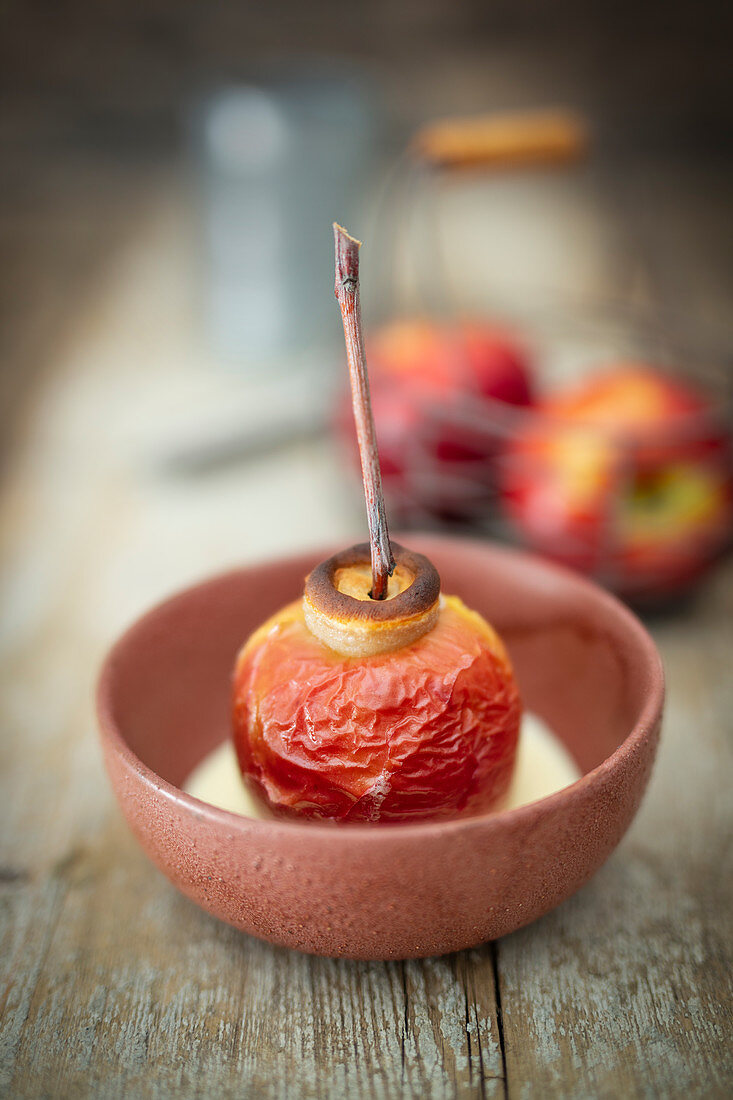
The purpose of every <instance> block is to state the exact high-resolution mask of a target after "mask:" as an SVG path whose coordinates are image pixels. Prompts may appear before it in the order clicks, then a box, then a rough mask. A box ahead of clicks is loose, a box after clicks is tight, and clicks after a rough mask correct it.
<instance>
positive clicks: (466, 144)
mask: <svg viewBox="0 0 733 1100" xmlns="http://www.w3.org/2000/svg"><path fill="white" fill-rule="evenodd" d="M587 148H588V126H587V124H586V123H585V121H584V120H583V119H582V118H581V117H580V116H579V115H576V114H573V113H572V112H570V111H565V110H551V111H549V110H543V111H531V112H521V113H491V114H485V115H476V116H473V117H461V118H447V119H441V120H438V121H436V122H429V123H427V124H426V125H424V126H422V127H421V128H420V129H419V130H418V131H417V133H416V134H415V135H414V137H413V139H412V142H411V144H410V152H411V154H412V155H413V157H415V158H417V160H419V161H422V162H423V163H424V164H427V165H430V166H431V167H434V168H441V169H449V170H450V169H462V168H485V169H490V170H492V171H495V170H501V169H506V168H522V167H529V166H531V167H534V166H538V167H539V166H544V165H561V164H567V163H570V162H573V161H577V160H580V159H581V158H582V157H583V156H584V154H585V152H586V150H587Z"/></svg>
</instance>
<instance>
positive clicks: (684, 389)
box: [503, 363, 733, 598]
mask: <svg viewBox="0 0 733 1100" xmlns="http://www.w3.org/2000/svg"><path fill="white" fill-rule="evenodd" d="M731 482H732V478H731V438H730V431H729V428H728V427H727V426H726V425H725V424H724V423H723V421H722V420H721V419H720V418H719V416H718V415H717V414H716V412H715V408H714V405H713V402H712V399H711V398H710V397H709V396H708V395H707V394H705V393H704V392H702V391H701V390H698V389H697V388H695V387H694V386H692V385H691V384H688V383H684V382H681V381H680V380H678V379H676V378H673V377H670V376H665V375H663V374H661V373H659V372H657V371H655V370H653V369H652V368H650V367H648V366H646V365H642V364H633V363H632V364H620V365H618V366H615V367H612V368H609V369H607V370H605V371H603V372H602V373H600V374H598V375H596V376H594V377H593V378H591V379H590V380H589V381H586V382H583V383H581V384H580V385H577V386H575V387H573V388H571V389H569V390H567V391H565V392H563V393H559V394H556V395H555V396H553V397H551V398H549V399H547V400H545V401H543V402H542V403H541V404H540V405H539V406H538V407H537V410H536V412H535V413H533V414H531V415H530V416H528V417H527V418H526V422H525V426H524V427H523V428H522V429H520V431H519V432H518V434H517V437H516V439H515V441H514V443H513V444H512V446H511V448H509V449H508V451H507V453H506V455H505V471H504V477H503V500H504V502H505V504H506V508H507V511H508V514H509V516H510V517H511V519H512V520H513V522H514V525H515V527H516V529H517V531H518V533H519V534H520V536H521V537H522V538H523V539H524V541H526V542H528V543H529V544H530V545H532V546H533V547H534V548H535V549H537V550H539V551H541V552H543V553H545V554H548V555H550V556H552V557H554V558H556V559H559V560H561V561H564V562H566V563H567V564H570V565H573V566H575V567H576V568H579V569H582V570H584V571H586V572H590V573H593V574H595V575H596V576H598V577H600V578H601V579H602V580H604V581H605V582H606V583H608V584H609V585H610V586H612V587H614V588H616V589H617V590H618V591H620V592H621V593H623V594H625V595H628V596H630V597H634V598H644V597H649V596H664V595H667V594H668V593H671V592H672V591H676V590H679V588H680V587H681V586H684V585H685V584H688V583H689V582H691V581H692V580H694V579H695V578H696V577H697V576H698V575H699V574H700V573H701V572H702V571H703V570H704V568H705V566H706V565H707V564H708V563H709V562H710V560H711V559H712V558H713V557H715V556H716V554H718V553H719V552H720V551H721V550H722V549H723V547H724V546H725V545H726V543H727V541H728V539H729V538H730V532H731V520H732V516H733V491H732V485H731Z"/></svg>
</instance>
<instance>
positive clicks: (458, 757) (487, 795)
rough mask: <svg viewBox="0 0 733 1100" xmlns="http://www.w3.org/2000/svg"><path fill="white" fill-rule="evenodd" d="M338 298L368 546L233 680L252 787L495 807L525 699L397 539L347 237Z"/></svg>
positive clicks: (503, 662)
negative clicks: (387, 505)
mask: <svg viewBox="0 0 733 1100" xmlns="http://www.w3.org/2000/svg"><path fill="white" fill-rule="evenodd" d="M334 230H335V239H336V296H337V298H338V300H339V304H340V306H341V312H342V317H343V323H344V333H345V337H346V347H347V353H348V359H349V370H350V377H351V384H352V394H353V405H354V416H355V420H356V427H357V437H358V440H359V447H360V454H361V458H362V474H363V479H364V487H365V495H366V502H367V517H368V521H369V533H370V542H369V543H368V544H367V543H365V544H363V545H358V546H355V547H352V548H351V549H349V550H346V551H343V552H342V553H340V554H336V555H334V556H333V557H331V558H329V559H327V560H326V561H325V562H322V563H321V564H320V565H319V566H317V567H316V568H315V569H314V570H313V571H312V572H311V573H310V575H309V576H308V577H307V578H306V581H305V589H304V593H303V598H302V599H301V600H296V601H295V602H294V603H292V604H290V605H288V606H287V607H285V608H283V609H282V610H280V611H278V612H277V613H276V614H275V615H274V616H273V617H272V618H271V619H270V620H269V621H268V622H266V623H264V624H263V625H262V626H261V627H260V628H259V629H258V630H257V631H255V633H254V634H253V635H252V636H251V637H250V638H249V640H248V641H247V642H246V644H245V645H244V647H243V649H242V651H241V652H240V654H239V657H238V660H237V663H236V668H235V673H234V701H233V721H234V742H235V747H236V750H237V756H238V760H239V763H240V766H241V770H242V773H243V775H244V777H245V779H246V780H247V781H248V782H249V783H250V784H251V785H252V786H253V787H254V789H255V790H256V791H257V792H258V793H259V794H260V795H261V796H262V798H263V799H264V800H265V801H266V803H267V804H268V805H269V807H270V808H271V809H272V810H273V811H275V812H277V813H280V814H284V815H297V816H300V817H307V818H321V819H327V820H332V821H344V822H355V821H362V822H376V821H381V822H384V821H391V822H398V821H415V820H420V819H425V818H432V817H445V816H450V815H456V814H460V813H477V812H480V811H484V810H487V809H489V808H490V807H492V806H494V805H496V803H497V802H498V801H499V799H500V798H501V796H502V795H503V794H504V793H505V791H506V789H507V787H508V785H509V781H510V778H511V775H512V771H513V767H514V760H515V753H516V745H517V738H518V733H519V721H520V710H521V708H520V699H519V692H518V689H517V684H516V681H515V678H514V674H513V672H512V668H511V664H510V662H509V658H508V656H507V653H506V650H505V648H504V646H503V644H502V642H501V640H500V638H499V637H498V635H497V634H496V632H495V631H494V630H493V629H492V627H491V626H490V625H489V624H488V623H487V622H486V621H485V620H484V619H483V618H482V617H481V616H480V615H478V614H477V613H476V612H474V611H471V610H469V608H467V607H466V606H465V605H464V604H463V602H462V601H461V600H459V599H458V598H456V597H453V596H449V595H446V596H443V595H441V592H440V578H439V577H438V574H437V572H436V570H435V568H434V566H433V565H432V564H431V563H430V562H429V561H428V559H427V558H425V557H424V556H422V555H420V554H414V553H411V552H410V551H408V550H406V549H404V548H403V547H401V546H397V545H396V544H395V545H394V546H393V545H392V543H391V542H390V539H389V533H388V530H387V523H386V515H385V510H384V501H383V496H382V487H381V475H380V468H379V458H378V453H377V449H376V438H375V433H374V423H373V420H372V416H371V409H370V403H369V389H368V380H367V375H366V361H365V357H364V349H363V343H362V336H361V323H360V315H359V297H358V249H359V242H358V241H355V240H354V239H353V238H351V237H349V236H348V234H347V233H346V232H345V230H343V229H341V227H339V226H335V227H334Z"/></svg>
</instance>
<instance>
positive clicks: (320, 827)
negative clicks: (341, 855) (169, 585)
mask: <svg viewBox="0 0 733 1100" xmlns="http://www.w3.org/2000/svg"><path fill="white" fill-rule="evenodd" d="M399 537H400V538H404V537H405V536H404V533H403V532H400V534H399ZM407 538H408V541H409V539H410V538H414V539H415V540H416V541H418V540H419V541H423V540H429V541H430V542H434V543H443V544H446V545H447V544H449V543H455V542H460V543H462V544H465V545H468V546H471V547H473V548H474V549H476V550H483V551H486V550H488V551H489V552H490V554H491V555H492V556H494V557H497V558H504V559H517V558H519V559H521V560H522V561H524V562H525V563H526V565H527V566H531V567H533V568H540V569H541V570H543V571H545V572H546V573H549V574H551V575H555V576H558V577H560V576H561V577H562V578H563V579H564V580H565V581H570V582H571V583H573V584H575V585H577V586H578V588H580V590H581V591H583V590H584V591H585V592H586V593H587V594H588V595H590V596H592V597H593V598H594V599H596V600H599V601H600V602H601V604H602V605H604V606H605V607H606V608H607V609H609V610H610V611H611V612H612V613H613V614H615V615H616V616H617V617H618V618H619V619H620V620H621V622H622V623H623V624H624V625H625V626H626V627H627V628H628V629H629V630H630V631H631V633H632V634H633V635H634V637H635V638H636V640H637V641H638V642H639V643H640V645H641V649H642V651H643V652H644V653H645V654H646V655H647V657H648V660H649V665H648V668H649V673H650V675H649V681H650V689H651V690H650V692H649V695H648V697H647V698H646V699H645V701H644V703H643V705H642V707H641V711H640V713H639V715H638V717H637V720H636V722H635V723H634V725H633V726H632V728H631V730H630V731H629V733H628V734H627V735H626V737H625V738H624V739H623V741H622V742H621V743H620V744H619V745H618V746H617V748H616V749H614V751H613V752H612V753H611V754H610V756H607V757H606V758H605V759H604V760H602V761H601V763H600V764H597V765H596V767H595V768H592V769H591V770H590V771H589V772H586V773H584V774H583V775H582V776H581V777H580V778H579V779H576V780H575V781H574V782H573V783H570V784H568V785H567V786H566V787H562V788H561V789H560V790H559V791H555V792H553V793H552V794H549V795H546V796H545V797H544V798H540V799H535V800H534V801H532V802H527V803H525V804H524V805H522V806H516V807H514V808H513V809H508V810H489V811H486V812H485V813H482V814H476V815H473V816H471V817H455V818H446V819H438V820H437V821H417V822H384V823H382V824H379V823H376V827H375V823H371V824H369V823H364V824H362V823H354V824H346V825H344V823H339V822H318V821H316V822H311V821H308V822H300V821H291V820H289V819H285V818H251V817H247V816H246V815H244V814H239V813H236V812H234V811H233V810H225V809H222V808H221V807H219V806H214V805H212V804H211V803H209V802H203V801H202V800H201V799H199V798H196V797H195V796H194V795H191V794H188V793H187V792H186V791H184V790H183V789H182V788H181V787H177V786H176V785H175V784H174V783H171V782H170V781H169V780H167V779H165V778H164V777H163V776H161V775H158V774H157V772H155V771H153V769H152V768H150V767H148V765H147V764H145V763H144V762H143V761H142V760H141V759H140V757H139V756H138V755H137V754H136V753H134V752H133V750H132V749H131V748H130V746H129V745H128V743H127V741H126V740H125V738H124V737H123V735H122V733H121V731H120V729H119V727H118V725H117V722H116V721H115V720H114V717H113V696H112V679H113V676H114V670H115V664H116V658H117V655H118V654H119V653H120V652H121V651H122V650H123V649H124V648H125V646H126V645H127V644H128V642H129V640H130V638H131V636H132V635H133V634H134V633H135V632H136V631H137V630H139V629H140V628H141V627H142V626H143V624H144V623H146V622H147V620H148V619H150V618H152V617H153V616H155V615H157V614H158V613H159V612H160V611H162V610H163V609H165V608H168V607H172V606H173V605H175V604H176V603H179V602H182V601H183V600H185V599H186V598H187V597H188V596H189V595H190V594H191V592H192V591H193V590H195V589H199V590H200V589H205V588H206V587H208V586H214V585H220V584H222V583H223V582H225V581H226V580H228V579H229V578H234V577H239V576H241V575H242V574H243V573H249V572H252V571H255V570H257V569H258V568H260V567H261V566H262V565H265V564H267V565H272V564H277V563H281V564H285V563H286V562H289V561H290V562H294V561H296V560H299V559H302V558H304V557H310V556H311V554H312V556H313V557H314V558H317V555H318V554H319V553H321V551H320V550H318V549H313V550H312V551H310V550H308V549H307V548H306V549H304V550H302V551H301V552H300V553H298V554H291V555H287V556H284V557H277V558H270V559H264V560H262V561H254V562H251V563H249V564H247V565H243V566H239V567H234V568H231V569H226V570H224V571H223V572H221V573H217V574H214V575H213V576H210V577H206V578H205V579H203V580H201V581H197V582H194V583H193V584H189V585H186V586H185V587H184V588H181V589H178V590H176V591H174V592H173V593H171V594H170V595H168V596H167V597H165V598H164V599H162V600H160V601H158V602H157V603H155V604H154V605H153V606H152V607H150V608H148V610H147V611H145V612H143V614H142V615H139V616H138V617H137V618H136V619H135V620H134V621H133V622H132V623H131V624H130V625H129V626H128V627H127V628H126V629H125V630H124V631H123V633H122V634H121V635H120V636H119V637H118V638H117V640H116V641H115V642H114V643H113V645H112V646H111V648H110V649H109V650H108V652H107V655H106V657H105V658H104V661H103V663H102V666H101V669H100V672H99V676H98V679H97V686H96V693H95V702H96V713H97V720H98V723H99V727H100V730H101V734H102V740H103V742H106V743H107V744H108V745H109V746H110V748H111V749H112V750H113V751H114V752H115V753H116V754H117V755H118V756H119V757H121V758H122V760H123V761H124V763H125V764H126V765H127V766H128V767H129V768H131V769H132V770H133V771H135V772H136V773H137V774H138V775H139V776H140V778H141V779H142V781H143V783H144V784H145V786H146V787H147V788H148V789H149V790H151V791H155V792H157V793H159V794H161V795H163V797H164V798H166V799H167V800H168V801H170V802H171V803H173V804H175V805H176V806H178V807H179V808H182V809H184V810H186V811H187V812H189V813H192V814H194V815H195V816H196V817H197V818H199V819H200V818H208V819H209V820H210V821H211V822H212V823H213V824H215V825H218V826H226V827H227V828H229V829H230V830H231V829H232V828H233V827H235V828H238V829H240V830H241V829H242V828H246V829H247V831H253V832H255V833H265V832H266V833H270V834H275V835H278V836H282V837H286V836H289V837H291V838H292V836H293V834H294V833H300V834H307V835H308V836H312V837H314V839H318V838H320V839H321V840H323V841H325V840H326V839H330V840H331V841H333V840H334V838H336V837H343V838H347V839H348V840H350V841H364V840H366V838H367V837H368V838H369V839H370V841H371V842H377V843H390V842H392V841H393V840H394V839H396V838H397V837H404V838H405V839H406V840H408V839H411V840H419V839H420V838H427V837H433V838H434V837H435V836H436V834H441V835H451V834H456V833H461V832H464V831H473V830H475V829H477V828H481V827H486V825H487V824H491V825H492V826H493V827H496V826H497V825H498V824H499V823H502V822H509V823H515V822H520V821H521V820H522V819H524V818H527V819H531V818H532V817H534V816H536V814H537V813H538V811H539V812H542V813H544V812H552V810H553V809H555V808H556V807H558V806H561V805H562V804H563V803H564V802H566V801H567V800H568V799H569V798H574V797H575V796H576V794H577V792H580V791H583V792H585V791H586V790H587V789H589V788H592V787H595V786H597V785H598V783H599V782H601V781H602V780H603V779H604V777H605V776H607V775H610V774H612V773H613V772H614V771H615V770H616V768H617V767H618V766H619V765H620V763H621V762H622V760H623V759H624V758H625V757H626V756H627V755H628V753H629V752H630V751H632V750H633V749H634V748H636V747H637V746H638V745H640V744H642V743H643V741H644V740H645V739H646V738H647V737H648V736H649V735H650V734H651V733H652V732H653V731H654V730H655V729H656V727H657V725H658V723H659V722H660V720H661V717H662V711H663V708H664V699H665V676H664V666H663V664H662V659H661V657H660V655H659V651H658V649H657V646H656V644H655V642H654V640H653V638H652V637H651V635H650V634H649V632H648V630H647V629H646V627H645V626H644V625H643V624H642V623H641V621H640V620H639V619H638V618H637V616H636V615H635V614H634V613H633V611H631V610H630V608H628V607H627V606H626V605H625V604H624V603H623V602H622V601H621V600H619V599H617V598H616V597H615V596H614V595H613V594H612V593H611V592H608V591H607V590H606V589H604V588H602V587H601V586H600V585H598V584H595V583H594V582H593V581H591V580H589V579H588V578H586V577H583V576H582V575H580V574H579V573H576V572H574V571H573V570H572V569H569V568H567V567H566V566H562V565H558V564H556V563H555V562H553V561H550V560H548V559H546V558H542V557H541V556H540V555H538V554H532V553H528V552H527V551H524V550H516V549H514V548H513V547H507V546H504V545H501V544H498V543H495V542H492V541H491V540H487V539H476V538H464V537H460V536H451V535H445V534H442V533H436V532H430V531H413V532H409V533H407ZM330 552H331V553H332V552H333V551H332V550H331V551H330Z"/></svg>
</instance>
